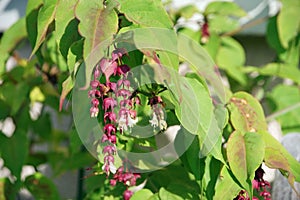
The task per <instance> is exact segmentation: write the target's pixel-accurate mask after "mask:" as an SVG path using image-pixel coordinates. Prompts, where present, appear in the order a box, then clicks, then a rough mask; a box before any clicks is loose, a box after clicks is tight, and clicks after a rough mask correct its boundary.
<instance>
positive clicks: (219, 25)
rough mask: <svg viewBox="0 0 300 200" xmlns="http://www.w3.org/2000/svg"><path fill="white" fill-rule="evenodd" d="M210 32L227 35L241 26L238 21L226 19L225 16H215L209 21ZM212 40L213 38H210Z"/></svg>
mask: <svg viewBox="0 0 300 200" xmlns="http://www.w3.org/2000/svg"><path fill="white" fill-rule="evenodd" d="M208 23H209V30H210V32H213V33H218V34H221V33H225V32H229V31H233V30H235V29H237V28H239V26H240V24H239V22H238V20H237V19H233V18H230V17H224V16H223V15H213V16H211V17H210V18H209V20H208ZM209 40H211V38H209Z"/></svg>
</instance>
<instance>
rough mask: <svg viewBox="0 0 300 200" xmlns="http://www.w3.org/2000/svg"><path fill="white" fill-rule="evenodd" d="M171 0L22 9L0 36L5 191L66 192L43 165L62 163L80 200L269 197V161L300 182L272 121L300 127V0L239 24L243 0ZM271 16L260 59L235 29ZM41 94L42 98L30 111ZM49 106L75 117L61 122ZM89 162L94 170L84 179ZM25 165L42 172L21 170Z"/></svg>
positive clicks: (8, 194)
mask: <svg viewBox="0 0 300 200" xmlns="http://www.w3.org/2000/svg"><path fill="white" fill-rule="evenodd" d="M163 2H169V1H159V0H89V1H86V0H63V1H62V0H61V1H59V0H51V1H50V0H28V5H27V8H26V15H25V16H24V17H23V18H21V19H20V20H19V21H17V22H16V23H15V24H14V25H13V26H11V28H9V29H8V30H7V31H5V32H4V33H3V34H1V36H0V37H1V41H0V86H1V87H0V110H1V112H0V124H1V125H0V144H1V145H0V157H1V162H0V163H3V165H4V167H6V168H8V169H9V170H6V171H9V172H10V174H8V175H7V176H6V177H4V178H2V177H1V178H0V199H16V198H17V195H18V196H19V195H20V194H19V191H20V189H21V188H26V189H27V190H28V191H29V192H30V193H31V194H32V195H33V196H34V197H35V198H36V199H49V200H57V199H61V198H60V196H61V194H59V192H58V190H57V188H56V187H55V184H54V183H53V181H52V180H51V179H50V178H47V177H46V176H45V175H43V174H42V173H40V172H39V171H38V170H39V169H40V167H39V166H40V165H41V164H50V165H51V167H52V169H53V170H54V174H62V173H64V172H66V171H69V170H74V169H78V174H79V175H80V178H79V179H78V180H79V181H78V184H77V185H78V188H80V189H78V196H77V199H104V200H110V199H114V200H120V199H125V200H127V199H132V200H139V199H149V200H150V199H151V200H169V199H178V200H184V199H195V200H200V199H201V200H202V199H214V200H223V199H225V200H232V199H240V200H242V199H260V200H262V199H264V200H269V199H271V193H270V192H269V191H270V185H272V183H269V182H268V181H266V180H265V179H264V177H263V170H262V168H261V166H267V167H269V168H273V169H278V170H279V171H280V172H281V173H282V175H283V176H285V177H286V178H287V179H288V182H289V184H290V185H291V188H295V187H294V183H295V182H300V164H299V162H298V161H297V160H296V159H295V158H294V157H293V156H292V155H291V154H290V153H289V152H288V151H287V150H286V149H285V148H284V147H283V146H282V145H281V143H280V142H279V141H277V140H276V139H274V138H273V137H272V135H271V134H270V133H269V132H268V123H269V122H271V121H272V120H276V121H277V122H278V123H280V124H281V127H282V131H283V133H284V134H286V133H288V132H291V131H293V132H300V129H299V123H300V122H299V118H297V117H295V116H298V115H299V106H300V104H299V101H298V100H299V98H300V96H299V85H300V80H299V77H300V72H299V48H300V42H299V38H300V32H299V30H300V29H299V24H300V18H299V17H298V13H299V10H300V4H299V3H298V1H287V0H278V1H275V2H273V3H279V2H280V4H281V5H280V6H278V10H277V13H273V15H272V16H269V17H265V18H261V19H258V20H257V21H253V22H250V23H249V24H244V25H241V24H240V22H241V21H244V20H245V19H248V17H247V13H246V12H245V10H243V9H242V8H241V7H239V6H238V5H237V4H236V3H235V2H231V1H230V2H229V1H216V2H211V3H209V4H208V5H207V6H206V7H205V8H204V9H203V10H199V8H198V7H196V6H195V5H187V6H185V7H183V8H179V9H175V8H172V7H171V8H170V7H169V5H166V4H165V3H163ZM166 7H168V9H165V8H166ZM197 16H200V17H199V18H194V17H197ZM258 17H259V16H258ZM291 18H292V19H293V20H291ZM262 21H266V22H267V28H266V29H267V31H266V33H265V35H264V39H265V41H267V42H268V44H269V47H270V48H273V49H274V51H273V52H272V53H271V54H272V55H273V54H276V55H274V59H271V60H272V61H270V60H266V61H265V62H264V63H260V64H258V63H256V62H253V63H252V60H250V61H249V59H248V60H247V59H246V58H249V57H251V56H249V55H248V54H247V53H248V51H245V50H244V48H243V46H244V45H243V44H242V43H241V42H239V41H238V40H237V39H236V37H233V36H236V34H238V33H239V31H241V30H244V29H245V28H248V27H249V26H252V25H253V24H256V23H260V22H262ZM186 22H190V23H193V22H195V26H193V29H191V28H190V23H186ZM195 29H197V30H195ZM237 37H239V36H238V35H237ZM241 41H242V40H241ZM23 42H24V43H23ZM28 43H30V45H31V47H32V52H31V56H30V58H22V56H21V55H19V52H24V51H23V50H21V51H19V49H20V48H22V47H24V46H26V45H22V44H28ZM19 44H21V45H19ZM246 46H247V45H246ZM98 47H99V48H98ZM121 47H122V48H121ZM123 47H124V48H123ZM99 49H101V50H100V51H101V52H97V51H99ZM102 50H103V52H105V56H103V54H102V53H103V52H102ZM94 52H97V53H99V54H97V55H94ZM107 52H109V53H107ZM254 53H255V52H254ZM271 54H270V55H271ZM91 55H92V56H91ZM93 56H94V57H96V59H95V60H96V61H97V63H94V61H93V59H91V58H92V57H93ZM94 57H93V58H94ZM11 60H14V62H11ZM258 60H260V59H258ZM268 62H269V63H268ZM11 63H15V64H14V66H11ZM153 64H155V65H156V66H157V67H154V66H153ZM6 66H7V67H6ZM139 66H143V67H141V69H142V70H141V71H140V72H143V73H144V74H143V76H139V75H141V74H142V73H140V74H136V73H135V72H136V71H139V70H137V68H139ZM84 77H85V79H86V80H85V81H83V82H85V83H84V85H85V86H86V85H88V86H89V87H84V88H88V89H87V90H83V88H82V84H81V80H82V79H83V78H84ZM143 78H145V79H143ZM142 80H143V81H145V83H143V84H144V85H143V84H141V82H142ZM153 80H155V81H153ZM223 80H224V81H225V82H226V84H223ZM139 81H140V83H139ZM139 84H140V85H139ZM77 86H79V87H77ZM78 88H80V89H78ZM59 94H60V95H59ZM70 101H72V104H70ZM34 105H38V107H39V106H40V107H42V108H41V109H40V112H37V113H35V115H33V113H34V112H33V111H34V109H32V108H33V107H34ZM58 105H59V106H58ZM49 107H50V108H52V110H53V112H55V110H57V112H56V114H57V116H60V115H67V116H68V117H69V118H72V119H74V126H73V124H72V125H69V126H68V125H66V124H65V123H63V125H64V127H63V129H62V130H57V126H56V125H57V124H56V123H54V122H53V120H52V117H49V113H48V110H49V109H48V108H49ZM58 107H59V109H58ZM44 108H46V109H44ZM85 111H86V112H85ZM7 122H11V123H10V124H13V125H14V127H15V129H13V130H12V133H11V134H10V133H9V134H8V133H7V130H6V129H5V128H4V126H5V124H6V123H7ZM94 122H97V127H96V126H95V124H93V123H94ZM90 124H91V126H87V125H90ZM95 127H96V128H95ZM99 127H100V129H99ZM97 128H98V129H99V130H98V129H97ZM144 128H145V129H144ZM87 129H89V130H87ZM94 130H97V133H95V132H96V131H95V132H94ZM137 130H138V131H137ZM145 130H146V131H147V134H144V133H146V131H145ZM2 132H3V133H4V134H2ZM145 135H147V137H148V138H147V137H146V136H145ZM149 135H150V136H149ZM66 141H67V142H66ZM45 144H47V145H46V146H48V147H49V149H47V151H46V152H44V151H43V152H40V151H37V150H36V149H39V148H36V147H39V146H45ZM66 144H70V145H66ZM83 145H84V147H85V148H82V146H83ZM12 147H13V149H12ZM124 152H125V153H124ZM91 154H92V155H93V156H94V157H93V156H91ZM130 156H132V157H130ZM142 156H144V157H146V159H144V157H142ZM142 158H143V159H142ZM95 163H97V164H95ZM262 164H263V165H262ZM91 165H94V166H95V168H93V169H94V170H95V172H94V173H92V175H94V176H91V177H89V178H86V179H82V177H84V175H83V174H82V171H83V169H84V168H85V167H87V166H91ZM25 166H26V167H28V166H30V167H31V168H32V169H33V172H32V173H33V174H32V175H30V176H28V177H25V178H24V177H23V176H21V173H22V169H24V168H23V167H25ZM1 169H2V166H1ZM141 169H143V170H144V169H145V170H144V171H142V170H141ZM147 170H148V171H147ZM142 172H143V173H142ZM144 172H145V173H144ZM104 183H105V184H104ZM295 192H297V191H295ZM73 193H74V194H76V191H73ZM298 193H299V191H298ZM66 198H69V197H66ZM70 198H72V199H73V198H74V199H75V197H73V196H72V197H70Z"/></svg>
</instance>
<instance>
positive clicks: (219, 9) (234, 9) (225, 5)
mask: <svg viewBox="0 0 300 200" xmlns="http://www.w3.org/2000/svg"><path fill="white" fill-rule="evenodd" d="M204 13H205V14H206V15H207V14H220V15H229V16H237V17H243V16H245V15H246V14H247V13H246V12H245V11H244V10H243V9H242V8H241V7H239V6H238V5H237V4H236V3H234V2H225V1H218V2H212V3H210V4H208V5H207V7H206V8H205V11H204Z"/></svg>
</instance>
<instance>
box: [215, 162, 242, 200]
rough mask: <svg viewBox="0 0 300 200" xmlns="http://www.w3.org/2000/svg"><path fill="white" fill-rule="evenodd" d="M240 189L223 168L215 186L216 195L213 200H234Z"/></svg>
mask: <svg viewBox="0 0 300 200" xmlns="http://www.w3.org/2000/svg"><path fill="white" fill-rule="evenodd" d="M241 189H242V188H240V186H239V185H238V184H237V183H236V182H235V181H234V180H233V178H232V176H231V175H230V173H229V171H228V169H227V168H226V167H223V169H222V171H221V174H220V180H219V181H218V183H217V186H216V194H215V196H214V198H213V199H216V200H223V199H234V198H235V197H236V196H237V195H238V193H239V192H240V191H241Z"/></svg>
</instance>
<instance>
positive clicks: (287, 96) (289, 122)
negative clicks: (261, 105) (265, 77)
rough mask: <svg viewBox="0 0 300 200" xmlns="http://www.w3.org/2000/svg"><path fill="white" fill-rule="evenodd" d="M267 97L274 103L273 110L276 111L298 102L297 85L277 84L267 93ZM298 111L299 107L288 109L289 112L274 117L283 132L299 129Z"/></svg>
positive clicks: (297, 130) (299, 100) (299, 116)
mask: <svg viewBox="0 0 300 200" xmlns="http://www.w3.org/2000/svg"><path fill="white" fill-rule="evenodd" d="M268 97H270V99H271V100H272V101H273V102H274V103H275V105H276V109H275V110H274V111H273V112H276V111H280V110H283V109H286V108H288V107H290V106H293V105H296V104H299V102H300V91H299V88H298V87H297V86H287V85H278V86H276V87H275V88H274V89H273V90H272V92H271V93H269V95H268ZM299 112H300V107H298V108H294V109H292V110H289V112H286V113H283V114H282V115H280V116H278V117H276V120H277V121H278V122H279V123H280V124H281V127H282V130H283V132H284V133H288V132H293V131H295V132H299V131H300V115H299Z"/></svg>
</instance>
